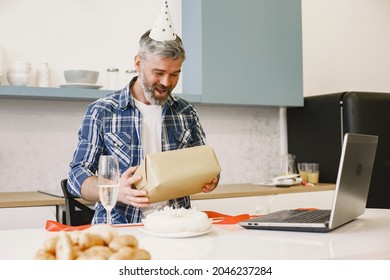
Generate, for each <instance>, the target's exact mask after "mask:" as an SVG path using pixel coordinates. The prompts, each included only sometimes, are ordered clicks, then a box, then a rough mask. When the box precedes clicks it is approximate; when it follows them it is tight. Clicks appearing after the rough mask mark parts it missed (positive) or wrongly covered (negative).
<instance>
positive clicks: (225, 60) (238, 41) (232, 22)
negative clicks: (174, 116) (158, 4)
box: [182, 0, 303, 106]
mask: <svg viewBox="0 0 390 280" xmlns="http://www.w3.org/2000/svg"><path fill="white" fill-rule="evenodd" d="M182 17H183V19H182V29H183V35H182V37H183V41H184V44H185V48H186V52H187V59H186V61H185V63H184V64H183V92H186V93H191V94H200V95H201V99H202V103H207V104H235V105H237V104H238V105H266V106H302V105H303V74H302V23H301V1H300V0H289V1H285V0H242V1H236V0H213V1H207V0H201V1H200V0H186V1H183V2H182Z"/></svg>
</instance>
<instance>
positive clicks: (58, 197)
mask: <svg viewBox="0 0 390 280" xmlns="http://www.w3.org/2000/svg"><path fill="white" fill-rule="evenodd" d="M334 188H335V185H334V184H318V185H317V186H315V187H307V186H302V185H298V186H292V187H288V188H280V187H273V186H263V185H256V184H231V185H219V186H218V187H217V188H216V189H215V190H214V191H212V192H210V193H199V194H194V195H191V199H193V200H202V199H216V198H233V197H247V196H262V195H275V194H285V193H299V192H317V191H328V190H334ZM79 200H80V201H81V202H82V203H85V204H91V202H89V201H87V200H84V199H79ZM64 204H65V200H64V197H63V196H62V194H61V193H60V192H53V193H52V194H51V193H50V192H46V193H43V192H39V191H38V192H34V191H33V192H0V208H12V207H34V206H53V205H54V206H60V205H64Z"/></svg>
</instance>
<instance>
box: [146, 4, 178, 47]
mask: <svg viewBox="0 0 390 280" xmlns="http://www.w3.org/2000/svg"><path fill="white" fill-rule="evenodd" d="M149 37H150V38H151V39H153V40H155V41H172V40H175V39H176V33H175V30H174V29H173V23H172V19H171V14H170V13H169V9H168V1H164V5H163V7H162V9H161V12H160V14H159V15H158V17H157V20H156V22H155V23H154V25H153V28H152V30H151V31H150V34H149Z"/></svg>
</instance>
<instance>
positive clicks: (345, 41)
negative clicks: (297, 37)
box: [302, 0, 390, 96]
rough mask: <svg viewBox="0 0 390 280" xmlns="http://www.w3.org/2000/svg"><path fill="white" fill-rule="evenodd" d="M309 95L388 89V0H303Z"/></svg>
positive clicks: (389, 46)
mask: <svg viewBox="0 0 390 280" xmlns="http://www.w3.org/2000/svg"><path fill="white" fill-rule="evenodd" d="M302 26H303V30H302V37H303V77H304V94H305V95H306V96H310V95H319V94H327V93H334V92H343V91H377V92H390V29H389V27H390V1H388V0H302Z"/></svg>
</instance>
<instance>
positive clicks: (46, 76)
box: [36, 62, 50, 87]
mask: <svg viewBox="0 0 390 280" xmlns="http://www.w3.org/2000/svg"><path fill="white" fill-rule="evenodd" d="M36 84H37V86H38V87H48V86H49V85H50V70H49V63H47V62H41V63H39V65H38V68H37V75H36Z"/></svg>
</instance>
